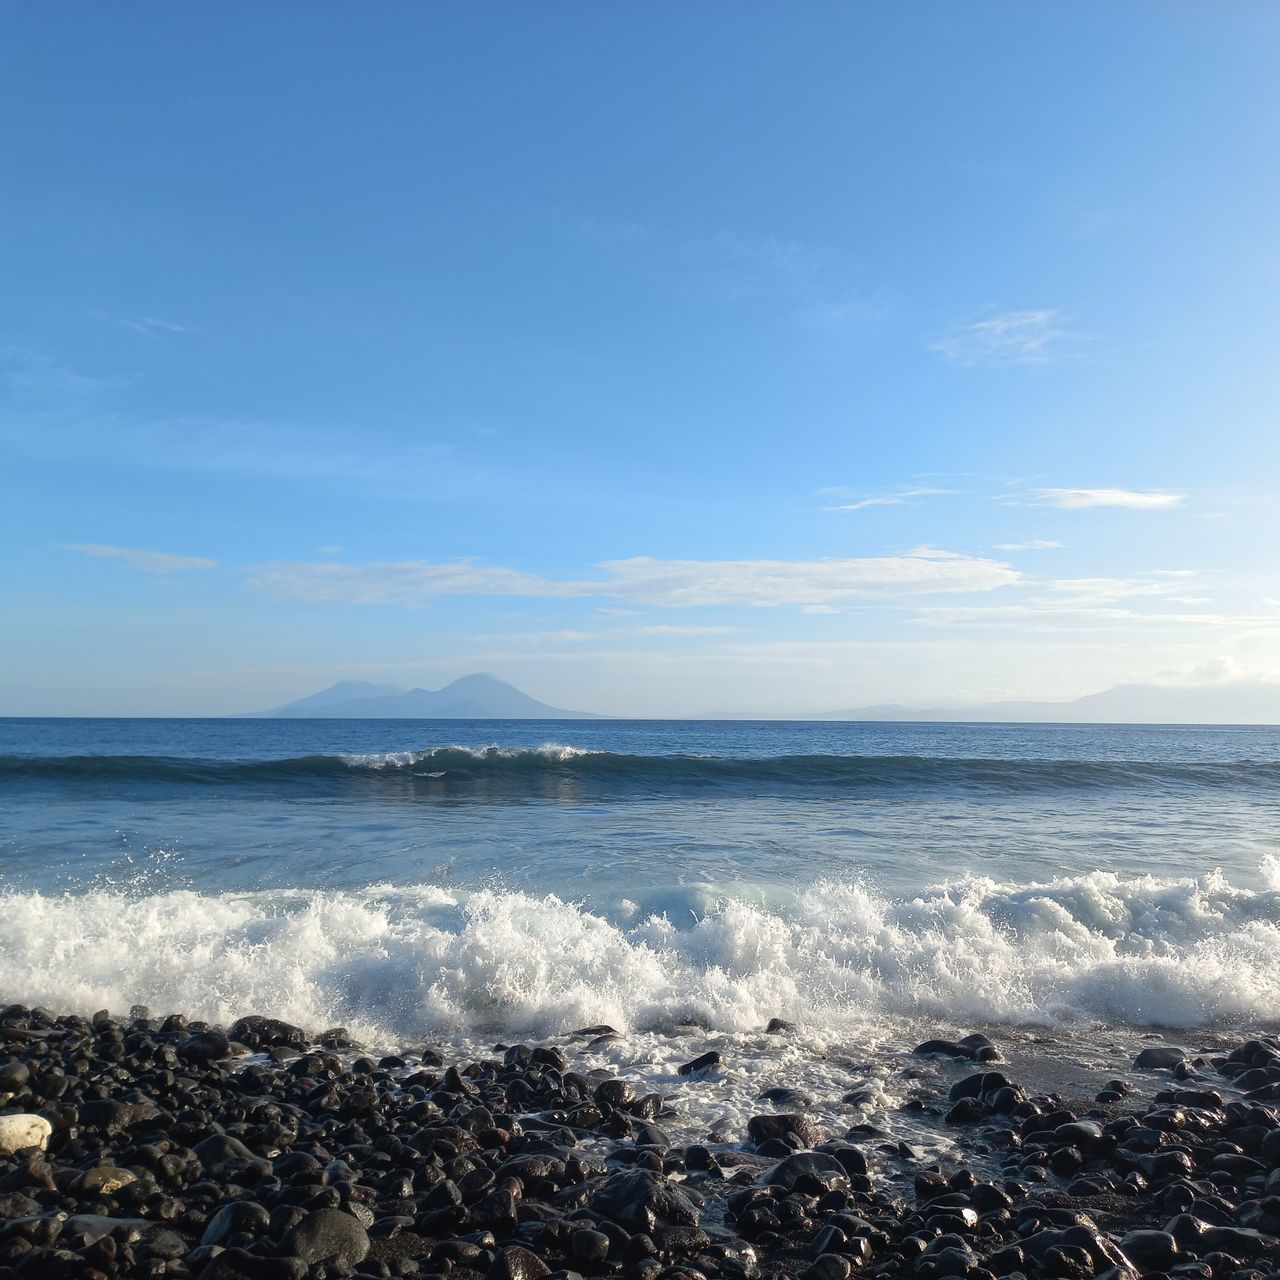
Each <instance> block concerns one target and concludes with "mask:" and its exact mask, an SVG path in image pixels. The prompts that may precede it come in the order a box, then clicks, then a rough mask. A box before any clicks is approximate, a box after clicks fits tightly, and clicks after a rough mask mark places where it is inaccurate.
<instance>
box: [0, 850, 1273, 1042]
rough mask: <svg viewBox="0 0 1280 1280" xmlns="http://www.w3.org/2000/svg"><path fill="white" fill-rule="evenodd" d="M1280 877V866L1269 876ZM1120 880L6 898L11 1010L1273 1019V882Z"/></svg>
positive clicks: (444, 1023)
mask: <svg viewBox="0 0 1280 1280" xmlns="http://www.w3.org/2000/svg"><path fill="white" fill-rule="evenodd" d="M1272 872H1274V868H1273V869H1272ZM1272 879H1273V881H1274V882H1275V883H1276V885H1277V887H1276V888H1271V889H1266V890H1263V891H1259V892H1254V891H1249V890H1246V889H1241V888H1236V887H1234V886H1233V885H1231V884H1230V883H1228V882H1227V880H1226V879H1225V878H1223V877H1222V876H1220V875H1218V874H1216V873H1215V874H1213V875H1210V876H1207V877H1203V878H1200V879H1159V878H1154V877H1150V876H1141V877H1123V876H1119V875H1116V874H1112V873H1107V872H1093V873H1091V874H1088V875H1083V876H1076V877H1069V878H1062V879H1056V880H1053V881H1050V882H1047V883H1044V884H1025V885H1018V884H1009V883H1001V882H998V881H995V880H991V879H985V878H969V879H965V880H963V881H958V882H955V883H952V884H946V885H941V886H938V887H935V888H931V889H928V890H926V891H923V892H921V893H919V894H918V895H916V896H913V897H904V898H899V899H892V898H886V897H883V896H880V895H878V894H877V893H875V892H874V891H873V890H872V889H870V888H869V887H867V886H866V885H863V884H857V883H852V884H850V883H826V884H821V885H817V886H814V887H813V888H811V889H809V890H807V891H805V892H800V893H795V894H787V895H784V896H777V897H775V898H774V899H773V900H771V901H769V902H767V903H765V902H763V901H761V900H759V899H756V900H746V899H745V898H744V897H743V896H741V895H735V894H734V893H733V892H732V891H725V892H723V893H719V894H717V893H715V892H707V891H705V890H703V891H701V892H700V893H698V892H694V891H689V897H688V899H687V901H686V902H685V903H684V904H683V905H682V904H681V902H680V901H679V900H678V899H677V898H675V897H673V896H672V895H670V894H669V895H668V896H667V897H666V898H665V899H664V905H665V908H666V909H665V910H663V911H658V910H655V909H654V906H653V905H652V904H651V905H646V904H645V903H643V902H640V903H638V904H637V903H630V902H625V901H624V902H621V903H620V904H619V905H618V907H617V908H616V909H615V910H613V911H610V912H593V911H590V910H587V909H586V908H584V907H583V906H581V905H578V904H575V903H573V902H569V901H566V900H564V899H562V898H558V897H554V896H547V897H536V896H532V895H528V894H523V893H515V892H503V891H497V890H488V891H479V892H474V893H461V892H458V891H455V890H445V889H442V888H439V887H436V886H433V885H419V886H415V887H399V888H392V887H387V886H375V887H372V888H368V889H363V890H359V891H351V892H322V891H316V890H296V891H290V890H273V891H267V892H259V893H248V894H232V893H226V894H217V895H201V894H197V893H194V892H187V891H180V892H165V893H159V894H154V895H150V896H139V897H130V896H127V895H123V894H119V893H110V892H90V893H85V894H79V895H66V896H56V895H46V894H41V893H26V892H10V893H8V894H5V895H0V974H2V975H3V977H2V978H0V989H2V993H3V996H4V998H5V999H8V1000H14V1001H22V1002H24V1003H27V1004H32V1003H41V1004H45V1005H47V1006H49V1007H51V1008H53V1009H55V1010H65V1009H79V1010H82V1011H84V1012H86V1013H89V1012H92V1011H94V1010H95V1009H98V1008H102V1007H106V1008H110V1009H112V1010H113V1011H119V1012H122V1011H125V1010H127V1009H128V1007H129V1006H130V1005H131V1004H134V1003H143V1004H147V1005H149V1006H150V1007H151V1009H152V1010H153V1012H156V1013H162V1012H168V1011H178V1010H180V1011H183V1012H186V1013H188V1014H190V1015H192V1016H202V1017H205V1018H209V1019H216V1020H219V1021H228V1020H231V1019H233V1018H235V1017H237V1016H239V1015H242V1014H246V1013H268V1014H272V1015H275V1016H279V1017H284V1018H287V1019H289V1020H290V1021H293V1022H297V1023H299V1024H301V1025H302V1026H304V1027H307V1028H308V1029H310V1030H313V1031H318V1030H320V1029H323V1028H324V1027H328V1026H332V1025H335V1024H342V1025H346V1026H348V1027H349V1028H351V1029H352V1030H353V1031H354V1032H355V1033H357V1034H359V1035H361V1036H363V1037H365V1038H367V1039H378V1040H381V1041H382V1042H383V1043H397V1042H405V1041H407V1040H412V1039H413V1038H415V1037H421V1036H425V1035H430V1034H436V1033H442V1032H455V1033H477V1034H480V1033H483V1034H489V1035H493V1034H499V1033H501V1034H506V1035H548V1034H555V1033H558V1032H563V1031H567V1030H571V1029H573V1028H575V1027H579V1026H584V1025H588V1024H593V1023H600V1022H606V1023H610V1024H612V1025H614V1026H615V1027H618V1028H632V1029H636V1030H642V1029H661V1028H663V1027H669V1026H673V1025H675V1024H676V1023H678V1022H680V1021H682V1020H690V1019H692V1020H694V1021H696V1022H698V1023H700V1024H702V1025H704V1026H708V1027H712V1028H716V1029H721V1030H726V1031H748V1030H758V1029H760V1028H761V1027H763V1025H764V1024H765V1022H766V1021H767V1020H768V1019H769V1018H771V1017H783V1018H787V1019H789V1020H792V1021H795V1022H797V1023H798V1024H800V1025H801V1026H802V1027H809V1028H811V1029H823V1030H824V1032H825V1033H828V1034H835V1035H838V1034H840V1033H841V1032H842V1031H853V1029H854V1028H856V1027H857V1026H859V1025H861V1026H865V1025H866V1024H867V1023H868V1022H884V1021H885V1020H886V1019H889V1020H893V1019H902V1018H906V1019H912V1020H915V1019H927V1018H934V1019H938V1018H941V1019H945V1020H948V1021H955V1020H960V1021H968V1022H969V1023H972V1024H979V1025H982V1024H1011V1025H1018V1024H1028V1025H1046V1024H1055V1023H1080V1022H1099V1021H1101V1022H1106V1023H1109V1024H1137V1025H1164V1026H1183V1027H1207V1026H1215V1025H1229V1024H1234V1023H1257V1022H1259V1021H1263V1022H1266V1021H1270V1020H1273V1019H1275V1017H1276V1011H1277V1010H1278V1009H1280V879H1277V878H1276V876H1275V875H1274V874H1272Z"/></svg>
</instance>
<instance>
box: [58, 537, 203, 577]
mask: <svg viewBox="0 0 1280 1280" xmlns="http://www.w3.org/2000/svg"><path fill="white" fill-rule="evenodd" d="M66 550H68V551H78V552H80V554H81V555H86V556H96V557H98V558H99V559H102V560H115V561H117V562H118V563H120V564H122V565H124V566H125V567H126V568H129V569H137V570H139V571H140V572H142V573H181V572H184V571H186V570H189V569H212V568H214V567H215V566H216V565H217V563H218V562H217V561H216V560H210V559H208V558H207V557H205V556H178V555H174V554H173V553H172V552H169V551H144V550H143V549H141V548H140V547H108V546H104V545H103V544H101V543H97V542H72V543H68V544H67V545H66Z"/></svg>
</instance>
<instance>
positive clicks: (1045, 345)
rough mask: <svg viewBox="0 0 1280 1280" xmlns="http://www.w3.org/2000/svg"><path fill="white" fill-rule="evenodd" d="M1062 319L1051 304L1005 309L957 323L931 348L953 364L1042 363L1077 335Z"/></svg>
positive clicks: (1060, 350) (1060, 352)
mask: <svg viewBox="0 0 1280 1280" xmlns="http://www.w3.org/2000/svg"><path fill="white" fill-rule="evenodd" d="M1063 319H1064V317H1063V315H1062V313H1061V312H1060V311H1058V310H1056V309H1054V308H1051V307H1045V308H1040V309H1038V310H1027V311H1005V312H1002V313H1001V314H1000V315H996V316H990V317H989V318H987V319H985V320H974V321H972V322H970V323H969V324H964V325H959V326H958V327H956V328H955V329H953V330H951V332H950V333H948V334H947V335H946V336H944V337H942V338H939V339H938V341H937V342H935V343H933V350H934V351H936V352H938V353H939V354H940V355H942V356H943V357H945V358H946V359H947V360H950V361H952V362H953V363H954V364H966V365H981V364H988V365H1019V364H1020V365H1030V364H1046V363H1047V362H1048V361H1050V360H1052V359H1054V358H1055V357H1057V356H1058V355H1060V354H1062V349H1063V347H1064V344H1065V343H1066V342H1067V341H1068V340H1069V339H1072V338H1074V337H1076V336H1077V335H1076V334H1074V333H1072V331H1071V330H1069V329H1066V328H1064V327H1063V325H1062V321H1063Z"/></svg>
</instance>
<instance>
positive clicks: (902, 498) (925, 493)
mask: <svg viewBox="0 0 1280 1280" xmlns="http://www.w3.org/2000/svg"><path fill="white" fill-rule="evenodd" d="M828 492H831V491H830V490H828ZM950 492H952V491H951V490H950V489H902V490H899V491H898V492H896V493H875V494H872V495H871V496H870V497H867V498H860V499H858V501H856V502H843V503H839V504H838V505H836V506H831V507H823V508H822V509H823V510H824V511H861V510H863V508H864V507H896V506H900V505H902V504H903V503H904V502H910V501H911V500H912V498H926V497H932V496H933V495H934V494H939V493H950Z"/></svg>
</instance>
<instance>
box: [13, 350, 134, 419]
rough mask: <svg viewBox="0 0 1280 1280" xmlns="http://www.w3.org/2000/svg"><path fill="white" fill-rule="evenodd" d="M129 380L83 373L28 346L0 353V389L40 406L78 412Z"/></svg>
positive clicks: (123, 385)
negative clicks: (67, 408)
mask: <svg viewBox="0 0 1280 1280" xmlns="http://www.w3.org/2000/svg"><path fill="white" fill-rule="evenodd" d="M129 381H130V379H129V378H126V377H120V376H109V377H105V376H104V377H99V376H97V375H94V374H88V373H84V372H82V371H81V370H79V369H73V368H71V367H70V366H68V365H65V364H60V363H59V362H58V361H57V360H54V359H53V358H52V357H50V356H48V355H46V354H45V353H44V352H42V351H36V350H33V349H32V348H29V347H22V346H11V347H8V348H6V349H4V350H0V388H3V389H4V390H5V391H9V392H11V393H13V394H14V395H16V396H18V397H20V398H22V399H23V400H28V401H32V402H34V403H36V404H39V405H40V406H41V407H45V406H49V405H54V406H66V407H69V408H72V409H75V410H77V411H80V410H82V409H83V408H84V406H85V405H86V404H87V403H88V402H90V401H92V400H93V399H95V398H96V397H98V396H100V395H101V394H103V393H105V392H109V391H116V390H119V389H120V388H121V387H125V386H127V385H128V384H129Z"/></svg>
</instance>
